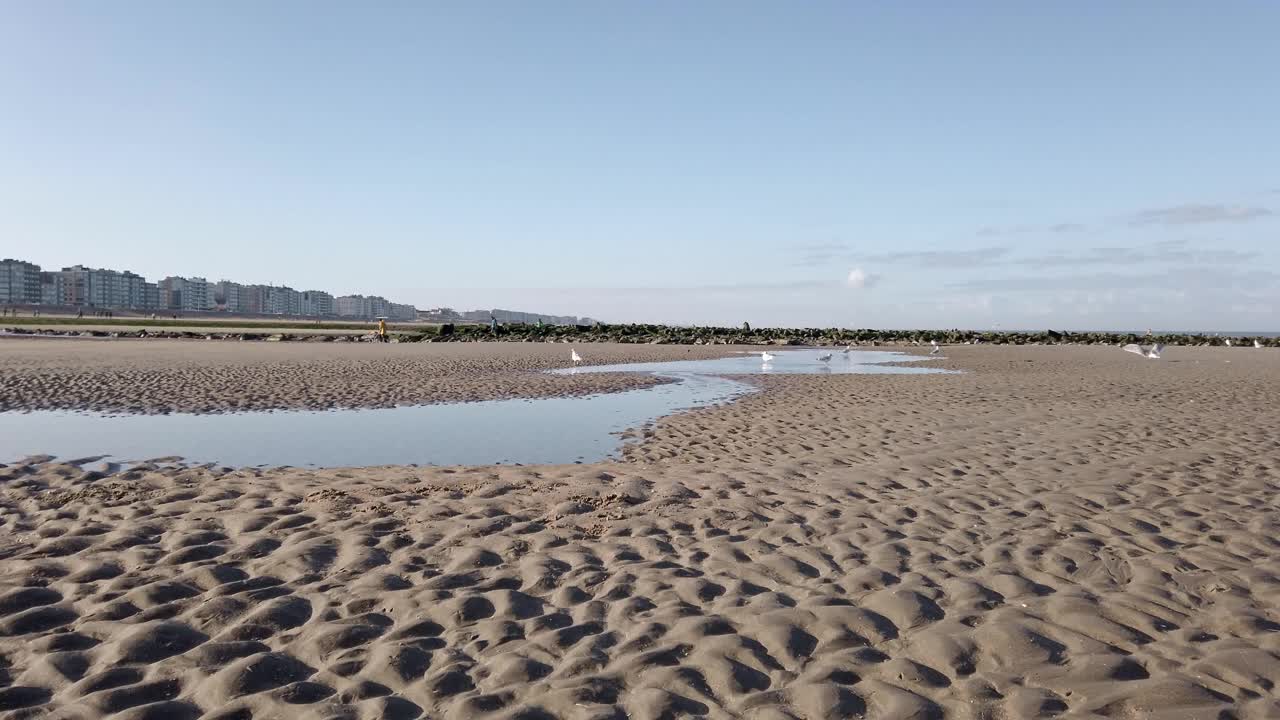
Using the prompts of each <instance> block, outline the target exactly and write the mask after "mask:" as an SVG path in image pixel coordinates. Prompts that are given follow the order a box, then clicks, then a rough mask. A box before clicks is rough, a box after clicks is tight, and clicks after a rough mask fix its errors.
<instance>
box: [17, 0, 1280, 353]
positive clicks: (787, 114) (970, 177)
mask: <svg viewBox="0 0 1280 720" xmlns="http://www.w3.org/2000/svg"><path fill="white" fill-rule="evenodd" d="M1120 5H1123V7H1120ZM1277 27H1280V4H1277V3H1275V2H1272V1H1271V0H1258V1H1257V2H1221V3H1190V2H1150V3H1144V2H1133V3H1124V4H1117V3H1105V2H1082V3H1054V4H1048V3H1025V2H985V3H984V2H973V3H949V2H918V3H851V2H812V3H804V4H802V5H794V4H790V5H789V4H784V3H761V2H732V3H729V2H712V1H708V2H700V3H679V2H645V3H630V4H623V3H599V2H544V3H528V2H485V3H456V4H451V5H450V4H445V3H411V2H383V3H367V4H358V3H339V2H287V1H284V0H280V1H276V2H271V3H258V2H248V1H246V0H231V1H229V2H221V3H173V2H137V1H131V0H121V1H120V2H112V3H104V2H56V1H46V0H41V1H34V0H33V1H27V2H13V3H6V4H4V6H3V7H2V8H0V98H3V108H4V109H3V111H2V112H0V245H2V247H3V249H0V254H3V255H6V256H10V255H12V256H18V257H24V258H28V259H31V260H34V261H36V262H39V263H41V264H42V265H46V266H61V265H67V264H72V263H76V262H83V263H86V264H91V265H98V266H107V267H116V268H128V269H132V270H135V271H137V272H141V273H143V274H145V275H148V276H149V277H159V276H163V275H167V274H181V275H195V274H204V275H205V276H207V277H209V278H210V279H217V278H223V277H225V278H229V279H233V280H239V281H242V282H275V283H283V284H288V285H291V286H293V287H295V288H299V289H306V288H313V287H314V288H321V289H329V290H332V291H335V292H337V293H347V292H364V293H381V294H385V295H388V296H389V297H393V299H397V300H402V301H407V302H413V303H415V304H417V305H419V306H420V307H431V306H438V305H451V306H455V307H465V308H470V307H490V306H495V305H496V306H501V307H516V308H520V309H527V310H538V311H544V312H563V313H573V314H589V315H592V316H595V317H600V318H603V319H606V320H615V321H660V322H687V323H703V322H707V323H721V324H739V323H741V322H742V321H744V320H747V321H750V322H752V324H755V325H764V324H786V325H822V326H826V325H843V326H854V327H903V326H914V327H953V326H961V327H993V326H996V325H999V326H1002V327H1043V326H1049V327H1064V328H1087V327H1103V328H1130V327H1148V326H1151V327H1180V328H1189V327H1196V328H1200V327H1211V328H1217V329H1236V330H1249V329H1259V330H1275V329H1280V326H1277V322H1276V317H1277V313H1276V308H1277V307H1280V251H1277V249H1276V248H1277V247H1280V243H1277V242H1276V240H1277V238H1278V237H1280V134H1277V128H1280V93H1278V92H1277V91H1276V90H1277V84H1276V77H1275V72H1276V68H1280V43H1277V42H1275V39H1274V37H1275V36H1274V31H1275V28H1277ZM851 274H852V282H850V280H851Z"/></svg>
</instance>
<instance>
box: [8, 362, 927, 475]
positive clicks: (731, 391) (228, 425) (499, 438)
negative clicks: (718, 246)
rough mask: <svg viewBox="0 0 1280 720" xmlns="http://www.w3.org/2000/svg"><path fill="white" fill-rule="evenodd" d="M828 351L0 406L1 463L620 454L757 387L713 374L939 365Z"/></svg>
mask: <svg viewBox="0 0 1280 720" xmlns="http://www.w3.org/2000/svg"><path fill="white" fill-rule="evenodd" d="M820 354H821V353H819V352H815V351H809V350H801V351H780V352H778V353H776V356H777V357H776V358H775V359H774V360H773V362H771V363H769V366H767V367H762V363H761V360H760V358H759V356H744V357H736V358H727V359H723V360H699V361H688V362H670V363H648V364H642V365H613V366H601V367H582V368H578V369H577V370H566V371H562V372H569V373H572V372H645V373H654V374H657V375H661V376H663V377H668V378H671V379H673V380H675V381H676V382H672V383H668V384H665V385H659V386H656V387H652V388H645V389H640V390H630V391H627V392H621V393H610V394H601V395H591V396H587V397H576V398H545V399H537V400H494V401H486V402H473V403H456V404H442V405H417V406H411V407H399V408H381V409H369V410H326V411H276V412H247V413H226V414H219V415H191V414H170V415H115V416H108V415H101V414H96V413H83V412H70V411H40V412H30V413H0V462H6V463H8V462H14V461H17V460H20V459H22V458H24V457H29V456H31V455H53V456H55V457H57V458H62V459H73V458H84V457H97V456H107V457H109V458H110V459H111V461H113V462H119V463H129V462H138V461H143V460H147V459H151V458H161V457H171V456H178V457H181V458H183V459H184V460H185V461H186V462H189V463H217V464H221V465H230V466H238V467H247V466H260V465H267V466H280V465H293V466H303V467H357V466H369V465H490V464H496V463H506V464H515V463H519V464H526V465H527V464H566V463H574V462H598V461H601V460H607V459H610V458H613V457H617V455H618V454H619V453H620V451H621V449H622V446H623V439H622V438H621V437H619V435H620V433H622V432H623V431H625V430H628V429H632V428H638V427H642V426H644V425H646V424H648V423H651V422H653V421H654V420H656V419H658V418H660V417H662V416H664V415H670V414H671V413H674V412H679V411H681V410H687V409H691V408H695V407H706V406H708V405H713V404H715V403H721V402H726V401H729V400H732V399H734V398H736V397H739V396H741V395H743V394H745V393H748V392H751V391H752V388H751V387H750V386H748V385H745V384H743V383H741V382H737V381H734V380H732V379H727V378H723V377H718V376H717V375H715V374H712V373H719V374H750V373H759V372H766V373H767V372H774V373H814V372H818V373H826V372H830V373H849V372H862V373H873V372H888V373H904V372H914V373H920V372H940V371H939V370H936V369H931V368H927V367H908V366H891V365H874V364H869V363H877V362H884V361H886V360H905V359H910V357H911V356H904V355H899V354H896V353H885V352H877V353H851V355H856V357H851V358H845V357H843V356H841V355H840V354H839V353H838V351H837V354H836V355H835V357H833V359H832V360H831V361H830V362H829V363H825V362H819V361H818V360H817V357H818V356H819V355H820ZM558 372H560V371H558Z"/></svg>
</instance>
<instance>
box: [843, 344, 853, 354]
mask: <svg viewBox="0 0 1280 720" xmlns="http://www.w3.org/2000/svg"><path fill="white" fill-rule="evenodd" d="M840 352H841V354H844V355H848V354H849V353H851V352H853V346H852V345H845V346H844V349H843V350H841V351H840Z"/></svg>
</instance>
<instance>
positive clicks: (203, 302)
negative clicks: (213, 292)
mask: <svg viewBox="0 0 1280 720" xmlns="http://www.w3.org/2000/svg"><path fill="white" fill-rule="evenodd" d="M158 285H159V293H160V307H161V309H164V310H181V311H191V310H208V309H209V307H210V304H209V301H210V293H209V281H208V280H205V279H204V278H202V277H190V278H184V277H178V276H176V275H175V276H170V277H167V278H165V279H163V280H161V281H160V282H159V283H158Z"/></svg>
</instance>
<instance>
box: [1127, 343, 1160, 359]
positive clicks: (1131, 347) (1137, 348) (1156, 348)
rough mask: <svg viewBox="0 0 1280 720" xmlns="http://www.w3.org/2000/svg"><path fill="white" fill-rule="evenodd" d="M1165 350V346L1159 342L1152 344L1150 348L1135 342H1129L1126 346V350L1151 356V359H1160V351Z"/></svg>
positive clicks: (1145, 356)
mask: <svg viewBox="0 0 1280 720" xmlns="http://www.w3.org/2000/svg"><path fill="white" fill-rule="evenodd" d="M1163 350H1164V346H1163V345H1159V344H1156V345H1152V346H1151V347H1149V348H1144V347H1142V346H1141V345H1135V344H1133V343H1129V344H1128V345H1125V346H1124V351H1125V352H1131V353H1133V354H1134V355H1141V356H1142V357H1144V358H1150V359H1151V360H1159V359H1160V353H1161V351H1163Z"/></svg>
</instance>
